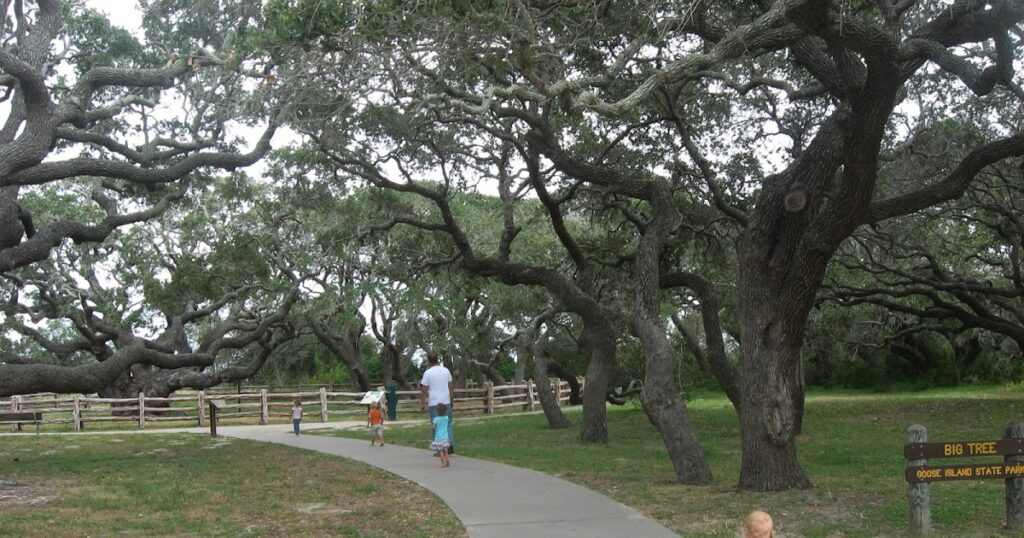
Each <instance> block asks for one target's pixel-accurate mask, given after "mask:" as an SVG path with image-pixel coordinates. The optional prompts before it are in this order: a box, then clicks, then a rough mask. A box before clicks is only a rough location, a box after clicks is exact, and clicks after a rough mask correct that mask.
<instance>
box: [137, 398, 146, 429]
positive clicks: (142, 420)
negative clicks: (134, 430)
mask: <svg viewBox="0 0 1024 538" xmlns="http://www.w3.org/2000/svg"><path fill="white" fill-rule="evenodd" d="M139 429H140V430H144V429H146V393H145V392H140V393H139Z"/></svg>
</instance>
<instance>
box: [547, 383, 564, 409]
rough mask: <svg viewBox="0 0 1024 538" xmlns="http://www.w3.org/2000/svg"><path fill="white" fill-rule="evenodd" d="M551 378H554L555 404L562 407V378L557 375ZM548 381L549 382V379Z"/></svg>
mask: <svg viewBox="0 0 1024 538" xmlns="http://www.w3.org/2000/svg"><path fill="white" fill-rule="evenodd" d="M552 379H554V383H553V385H555V404H557V405H558V407H562V380H561V379H560V378H557V377H555V378H552ZM548 381H549V382H550V381H551V379H549V380H548Z"/></svg>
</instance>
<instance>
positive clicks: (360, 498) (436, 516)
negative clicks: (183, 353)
mask: <svg viewBox="0 0 1024 538" xmlns="http://www.w3.org/2000/svg"><path fill="white" fill-rule="evenodd" d="M0 514H2V515H0V536H24V537H34V536H39V537H44V536H45V537H51V536H204V537H205V536H240V535H246V536H360V537H361V536H375V537H376V536H381V537H383V536H393V537H407V536H418V537H424V538H426V537H434V536H465V531H464V530H463V529H462V527H461V525H460V524H459V522H458V520H457V519H456V518H455V516H454V514H452V512H451V511H450V510H449V509H448V508H447V507H446V506H445V505H444V504H443V503H441V502H440V500H438V499H437V498H436V497H434V496H433V495H431V494H430V493H428V492H425V491H424V490H423V489H421V488H419V487H417V486H415V485H413V484H411V483H408V482H406V481H404V480H401V479H399V478H396V477H395V476H393V475H390V474H388V473H385V472H383V471H380V470H376V469H374V468H372V467H368V466H365V465H362V464H358V463H355V462H352V461H350V460H345V459H342V458H338V457H334V456H328V455H323V454H318V453H315V452H310V451H304V450H298V449H292V448H287V447H280V446H276V445H270V444H263V443H253V442H249V441H241V440H229V439H224V438H220V439H216V440H214V439H211V438H209V437H204V436H199V435H188V434H177V435H134V434H127V435H116V434H115V435H103V436H98V435H97V436H46V435H43V436H36V435H34V434H28V435H19V436H10V437H0Z"/></svg>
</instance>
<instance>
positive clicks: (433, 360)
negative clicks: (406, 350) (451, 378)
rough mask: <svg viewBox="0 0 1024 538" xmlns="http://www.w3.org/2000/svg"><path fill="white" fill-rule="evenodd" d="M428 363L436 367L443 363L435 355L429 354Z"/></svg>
mask: <svg viewBox="0 0 1024 538" xmlns="http://www.w3.org/2000/svg"><path fill="white" fill-rule="evenodd" d="M427 362H428V363H430V365H431V366H436V365H437V364H438V363H439V362H441V359H440V358H439V357H438V356H437V355H435V354H433V353H427Z"/></svg>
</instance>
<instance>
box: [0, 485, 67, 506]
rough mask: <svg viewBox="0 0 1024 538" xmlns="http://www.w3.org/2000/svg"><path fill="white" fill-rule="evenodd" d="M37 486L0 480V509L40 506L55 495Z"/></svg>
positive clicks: (48, 489) (47, 489) (49, 489)
mask: <svg viewBox="0 0 1024 538" xmlns="http://www.w3.org/2000/svg"><path fill="white" fill-rule="evenodd" d="M51 489H52V488H47V487H45V486H41V485H38V484H25V483H22V482H17V481H15V480H0V509H2V508H9V507H16V506H42V505H44V504H46V503H48V502H50V499H53V498H54V497H56V493H55V492H54V491H51Z"/></svg>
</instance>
